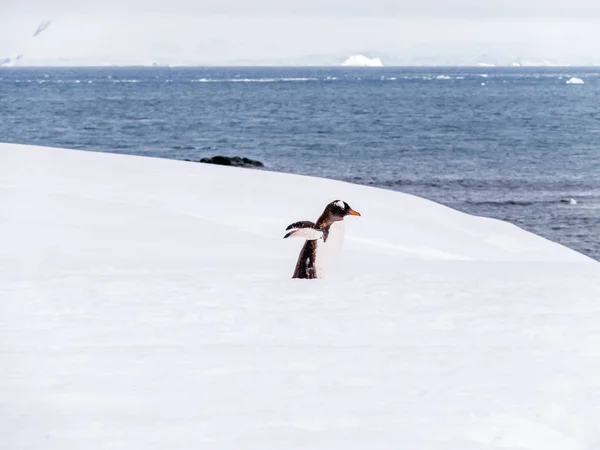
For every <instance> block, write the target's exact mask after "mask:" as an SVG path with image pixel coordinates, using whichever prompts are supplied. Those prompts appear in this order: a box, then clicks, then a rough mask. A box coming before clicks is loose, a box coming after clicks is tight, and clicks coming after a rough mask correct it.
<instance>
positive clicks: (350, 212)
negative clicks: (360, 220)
mask: <svg viewBox="0 0 600 450" xmlns="http://www.w3.org/2000/svg"><path fill="white" fill-rule="evenodd" d="M348 214H350V215H352V216H360V213H359V212H358V211H354V210H353V209H351V210H350V211H348Z"/></svg>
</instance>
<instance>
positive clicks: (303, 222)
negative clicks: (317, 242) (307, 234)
mask: <svg viewBox="0 0 600 450" xmlns="http://www.w3.org/2000/svg"><path fill="white" fill-rule="evenodd" d="M314 227H315V223H314V222H311V221H310V220H301V221H300V222H294V223H293V224H291V225H288V227H287V228H286V230H291V229H292V228H314Z"/></svg>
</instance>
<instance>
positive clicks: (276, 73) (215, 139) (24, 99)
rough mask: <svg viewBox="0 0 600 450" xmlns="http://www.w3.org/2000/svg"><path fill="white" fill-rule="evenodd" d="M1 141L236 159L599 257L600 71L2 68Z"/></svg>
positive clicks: (0, 87)
mask: <svg viewBox="0 0 600 450" xmlns="http://www.w3.org/2000/svg"><path fill="white" fill-rule="evenodd" d="M571 77H577V78H580V79H581V80H583V82H584V84H567V80H569V79H570V78H571ZM0 141H2V142H15V143H22V144H38V145H48V146H56V147H67V148H74V149H85V150H92V151H100V152H113V153H129V154H134V155H145V156H155V157H160V158H173V159H199V158H201V157H205V156H213V155H229V156H235V155H239V156H246V157H249V158H253V159H258V160H261V161H263V162H264V163H265V165H266V167H267V169H268V170H275V171H282V172H293V173H300V174H308V175H314V176H319V177H328V178H335V179H340V180H346V181H351V182H354V183H360V184H365V185H372V186H379V187H383V188H387V189H393V190H397V191H402V192H408V193H412V194H416V195H419V196H423V197H426V198H429V199H432V200H435V201H437V202H440V203H443V204H445V205H448V206H451V207H453V208H456V209H459V210H461V211H466V212H468V213H471V214H476V215H482V216H489V217H496V218H499V219H503V220H507V221H509V222H512V223H514V224H516V225H518V226H520V227H522V228H525V229H527V230H530V231H533V232H535V233H537V234H540V235H542V236H545V237H547V238H549V239H551V240H554V241H557V242H560V243H562V244H564V245H567V246H569V247H572V248H574V249H576V250H578V251H580V252H582V253H585V254H587V255H590V256H592V257H594V258H596V259H600V69H598V68H596V69H586V68H543V69H541V68H487V67H486V68H435V69H432V68H367V69H346V68H69V69H65V68H60V69H59V68H27V69H25V68H3V69H0ZM571 199H572V200H571Z"/></svg>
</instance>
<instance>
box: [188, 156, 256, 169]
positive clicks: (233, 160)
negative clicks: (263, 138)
mask: <svg viewBox="0 0 600 450" xmlns="http://www.w3.org/2000/svg"><path fill="white" fill-rule="evenodd" d="M199 162H201V163H207V164H219V165H221V166H234V167H264V166H265V165H264V164H263V163H262V162H260V161H257V160H255V159H250V158H240V157H239V156H213V157H212V158H202V159H201V160H200V161H199Z"/></svg>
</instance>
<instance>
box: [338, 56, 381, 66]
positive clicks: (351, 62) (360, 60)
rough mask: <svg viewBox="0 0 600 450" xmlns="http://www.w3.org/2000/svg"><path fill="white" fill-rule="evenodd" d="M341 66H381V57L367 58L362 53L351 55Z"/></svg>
mask: <svg viewBox="0 0 600 450" xmlns="http://www.w3.org/2000/svg"><path fill="white" fill-rule="evenodd" d="M342 66H349V67H383V62H382V61H381V58H368V57H366V56H364V55H353V56H350V57H349V58H348V59H346V60H345V61H344V62H343V63H342Z"/></svg>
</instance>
